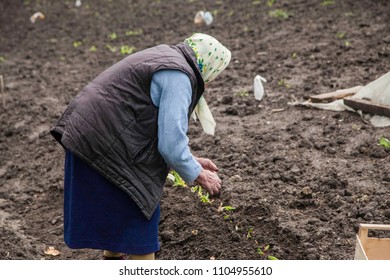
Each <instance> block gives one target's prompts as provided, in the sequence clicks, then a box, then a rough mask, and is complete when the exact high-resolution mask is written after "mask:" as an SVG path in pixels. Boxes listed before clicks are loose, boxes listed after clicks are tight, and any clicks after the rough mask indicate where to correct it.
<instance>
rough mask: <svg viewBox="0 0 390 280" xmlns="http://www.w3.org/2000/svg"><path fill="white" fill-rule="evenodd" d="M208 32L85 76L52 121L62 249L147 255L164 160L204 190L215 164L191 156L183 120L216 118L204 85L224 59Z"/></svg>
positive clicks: (216, 186) (154, 233) (210, 126)
mask: <svg viewBox="0 0 390 280" xmlns="http://www.w3.org/2000/svg"><path fill="white" fill-rule="evenodd" d="M230 57H231V55H230V51H229V50H228V49H227V48H225V47H224V46H223V45H222V44H221V43H219V42H218V41H217V40H216V39H214V38H213V37H211V36H209V35H205V34H200V33H197V34H194V35H193V36H191V37H190V38H188V39H186V40H185V41H184V42H182V43H180V44H178V45H159V46H156V47H153V48H149V49H146V50H143V51H140V52H138V53H135V54H132V55H130V56H128V57H126V58H124V59H123V60H121V61H119V62H118V63H116V64H114V65H113V66H111V67H110V68H108V69H107V70H105V71H104V72H102V73H101V74H100V75H98V76H97V77H96V78H95V79H94V80H92V81H91V82H90V83H89V84H88V85H87V86H86V87H85V88H84V89H83V90H82V91H81V92H80V93H79V94H78V95H77V96H76V97H75V98H74V99H73V100H72V101H71V103H70V104H69V105H68V107H67V108H66V110H65V112H64V113H63V114H62V116H61V117H60V119H59V120H58V122H57V123H56V124H55V125H54V127H53V128H52V129H51V133H52V135H53V136H54V138H55V139H56V140H57V141H58V142H59V143H60V144H61V145H62V146H63V147H64V148H65V150H66V155H65V168H64V169H65V176H64V239H65V243H66V244H67V246H68V247H69V248H73V249H80V248H91V249H99V250H104V259H123V258H124V257H123V254H128V255H130V256H131V258H132V259H154V258H155V252H157V251H158V250H159V248H160V247H159V246H160V245H159V242H158V223H159V218H160V208H159V205H160V204H159V203H160V200H161V197H162V194H163V187H164V184H165V180H166V177H167V175H168V172H169V170H170V169H174V170H175V171H176V172H178V174H179V175H180V176H181V177H182V178H183V179H184V180H185V181H186V182H188V183H190V182H194V181H195V182H196V183H197V184H199V185H201V186H202V187H203V188H204V189H205V190H206V191H208V192H209V193H210V194H211V195H216V194H218V193H219V191H220V188H221V180H220V178H219V177H218V175H217V171H218V168H217V166H216V165H215V164H214V163H213V162H212V161H211V160H209V159H204V158H196V157H194V156H193V155H192V154H191V152H190V149H189V146H188V142H189V140H188V137H187V136H186V134H187V130H188V122H189V119H190V116H191V115H193V114H195V115H196V117H197V118H199V120H200V123H201V125H202V127H203V129H204V131H205V132H206V133H209V134H213V133H214V127H215V122H214V120H213V118H212V115H211V113H210V110H209V109H208V107H207V104H206V101H205V99H204V98H203V92H204V88H205V85H207V84H208V83H210V82H211V81H212V80H213V79H214V78H215V77H216V76H217V75H218V74H219V73H221V72H222V71H223V70H224V69H225V68H226V66H227V65H228V64H229V62H230Z"/></svg>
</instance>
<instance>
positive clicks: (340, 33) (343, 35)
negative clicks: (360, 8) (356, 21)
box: [336, 32, 346, 39]
mask: <svg viewBox="0 0 390 280" xmlns="http://www.w3.org/2000/svg"><path fill="white" fill-rule="evenodd" d="M345 35H346V34H345V32H337V33H336V38H338V39H344V38H345Z"/></svg>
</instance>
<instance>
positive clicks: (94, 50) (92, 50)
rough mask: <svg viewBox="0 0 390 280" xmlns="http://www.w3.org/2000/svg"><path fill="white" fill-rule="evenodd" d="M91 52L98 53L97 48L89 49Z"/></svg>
mask: <svg viewBox="0 0 390 280" xmlns="http://www.w3.org/2000/svg"><path fill="white" fill-rule="evenodd" d="M89 51H90V52H96V51H97V48H96V47H95V46H91V47H90V48H89Z"/></svg>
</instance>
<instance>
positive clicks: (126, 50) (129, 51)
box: [120, 45, 135, 54]
mask: <svg viewBox="0 0 390 280" xmlns="http://www.w3.org/2000/svg"><path fill="white" fill-rule="evenodd" d="M134 51H135V47H129V46H127V45H124V46H121V49H120V52H121V54H132V53H133V52H134Z"/></svg>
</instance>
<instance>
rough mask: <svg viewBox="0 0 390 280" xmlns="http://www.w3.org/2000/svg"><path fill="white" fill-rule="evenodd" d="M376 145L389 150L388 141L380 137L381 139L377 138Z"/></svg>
mask: <svg viewBox="0 0 390 280" xmlns="http://www.w3.org/2000/svg"><path fill="white" fill-rule="evenodd" d="M378 145H379V146H382V147H383V148H385V149H390V140H389V139H387V138H385V137H383V136H382V137H381V138H379V143H378Z"/></svg>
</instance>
